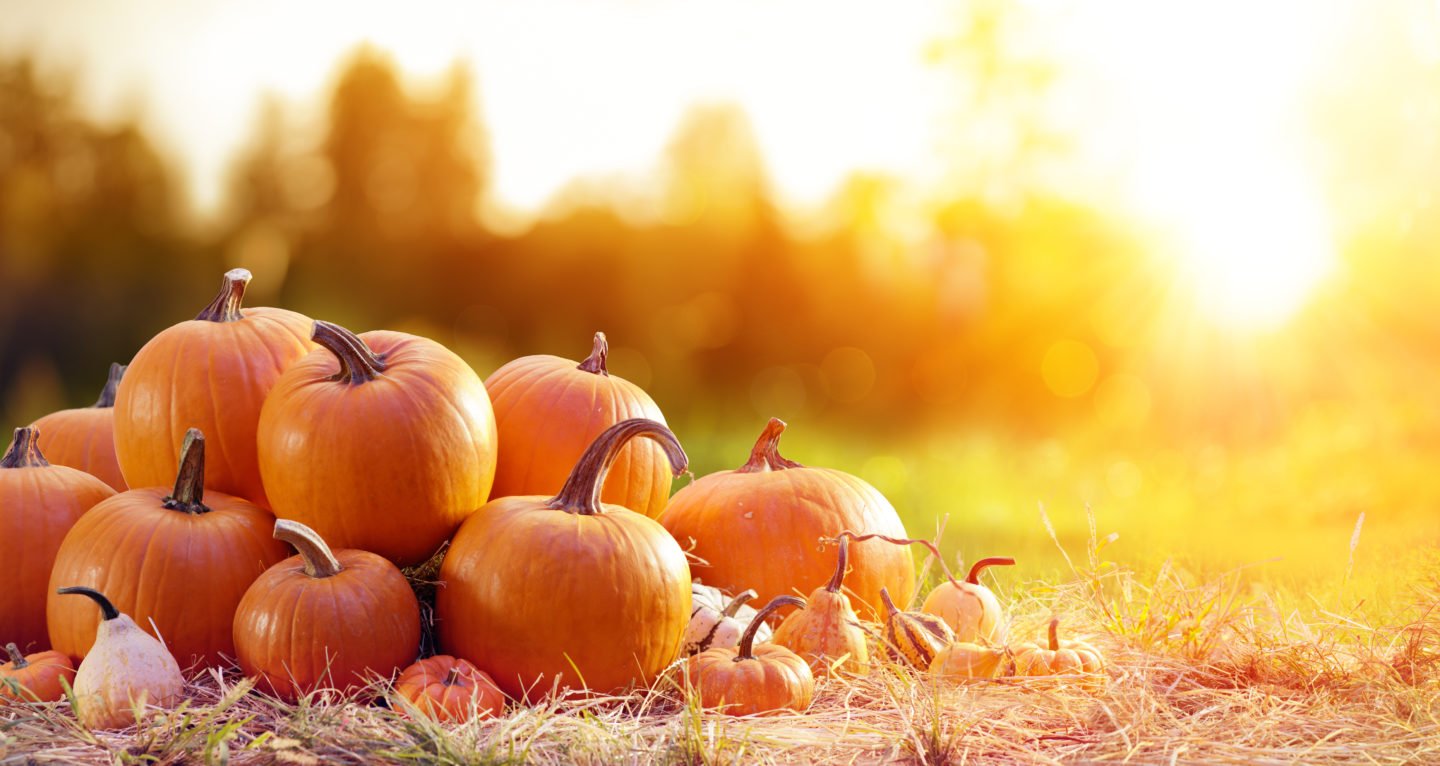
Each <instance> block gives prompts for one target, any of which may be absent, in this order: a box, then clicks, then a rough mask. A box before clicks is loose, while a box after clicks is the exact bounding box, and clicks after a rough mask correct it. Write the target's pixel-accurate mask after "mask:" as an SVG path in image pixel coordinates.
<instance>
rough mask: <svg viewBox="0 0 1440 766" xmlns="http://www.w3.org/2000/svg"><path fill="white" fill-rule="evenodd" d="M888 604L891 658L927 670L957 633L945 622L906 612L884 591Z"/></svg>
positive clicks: (888, 645)
mask: <svg viewBox="0 0 1440 766" xmlns="http://www.w3.org/2000/svg"><path fill="white" fill-rule="evenodd" d="M880 597H881V598H882V599H883V600H884V601H885V611H886V615H885V644H886V646H887V648H888V649H889V651H890V656H891V657H894V658H895V659H897V660H899V661H901V662H904V663H906V664H907V665H909V666H910V667H912V668H916V669H918V670H925V669H927V668H929V667H930V663H931V662H932V661H934V659H935V655H937V654H939V653H940V650H942V649H944V648H945V646H946V645H947V644H949V643H950V642H951V641H954V640H955V633H954V632H953V631H951V630H950V626H949V625H946V624H945V621H944V620H941V619H940V618H939V617H936V616H935V615H933V614H925V613H924V612H902V611H900V608H899V607H897V606H895V602H894V601H891V600H890V593H889V592H888V591H886V590H885V589H884V588H881V589H880Z"/></svg>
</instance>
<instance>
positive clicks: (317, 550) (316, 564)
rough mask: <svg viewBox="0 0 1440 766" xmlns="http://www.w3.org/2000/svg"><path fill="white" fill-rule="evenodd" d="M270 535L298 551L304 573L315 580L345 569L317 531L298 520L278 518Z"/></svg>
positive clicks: (331, 575)
mask: <svg viewBox="0 0 1440 766" xmlns="http://www.w3.org/2000/svg"><path fill="white" fill-rule="evenodd" d="M271 536H272V537H274V538H275V539H276V540H284V541H285V542H287V543H289V544H290V546H291V547H292V548H294V549H295V550H296V551H297V552H299V554H300V559H301V560H302V561H304V562H305V574H307V575H309V576H311V577H314V578H315V579H317V580H319V579H322V578H325V577H334V576H335V575H337V574H340V572H342V571H344V569H345V567H342V566H340V561H339V559H337V558H335V554H334V553H333V552H331V550H330V546H329V545H327V544H326V543H325V540H324V539H323V538H321V537H320V535H319V533H317V532H316V531H315V530H313V529H311V528H309V527H307V526H305V525H304V524H301V523H300V522H298V521H290V520H289V519H278V520H277V521H276V522H275V531H274V532H273V533H272V535H271Z"/></svg>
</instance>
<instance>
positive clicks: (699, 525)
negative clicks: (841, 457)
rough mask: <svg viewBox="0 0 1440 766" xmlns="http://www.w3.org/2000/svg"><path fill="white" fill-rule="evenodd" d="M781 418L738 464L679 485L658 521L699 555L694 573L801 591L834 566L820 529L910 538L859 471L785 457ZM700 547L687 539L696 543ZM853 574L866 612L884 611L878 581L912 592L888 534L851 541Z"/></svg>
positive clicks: (764, 593) (908, 563)
mask: <svg viewBox="0 0 1440 766" xmlns="http://www.w3.org/2000/svg"><path fill="white" fill-rule="evenodd" d="M784 430H785V423H784V421H781V420H778V419H775V418H771V420H770V423H769V424H768V425H767V426H766V427H765V431H764V433H762V434H761V435H760V439H759V441H757V442H756V443H755V449H754V450H753V451H752V452H751V453H750V460H749V461H748V462H746V463H745V465H743V466H741V467H740V468H739V469H738V470H735V471H721V472H719V473H712V474H710V475H709V476H706V477H705V478H703V479H700V480H699V481H696V482H695V483H693V484H691V485H689V486H687V487H685V488H684V489H682V490H680V491H679V492H677V493H675V497H673V498H671V500H670V505H669V506H668V507H667V508H666V509H665V513H663V514H661V516H660V523H661V524H664V525H665V528H666V529H668V530H670V534H672V535H674V536H675V539H676V540H679V541H680V545H681V547H683V548H686V549H687V550H689V551H690V552H691V554H693V555H694V556H695V557H697V558H699V559H701V560H703V561H704V562H705V563H696V564H694V565H693V566H692V567H691V571H692V574H693V575H694V576H695V578H696V579H701V580H704V581H705V583H706V584H708V585H714V586H716V587H719V588H721V589H722V590H727V591H730V592H732V593H733V592H738V591H741V590H744V589H746V588H754V589H755V592H757V593H759V594H760V598H761V599H765V600H768V599H771V598H774V597H775V596H778V595H781V594H786V593H791V592H803V589H805V588H810V587H812V586H813V584H814V583H816V582H822V581H823V580H824V579H825V578H826V577H827V576H828V575H829V573H830V569H831V567H832V565H833V561H832V560H831V558H830V557H829V556H828V555H827V554H826V553H825V552H824V551H822V550H820V549H818V548H817V547H816V545H815V541H816V539H817V538H822V537H835V536H836V535H838V534H840V533H841V532H842V531H845V530H853V531H855V532H857V533H862V534H863V533H866V532H872V533H878V534H883V535H890V536H892V537H904V536H905V526H904V525H903V524H901V523H900V517H899V516H898V515H897V514H896V513H895V509H894V508H893V507H891V505H890V503H889V501H887V500H886V499H885V497H884V496H883V495H881V494H880V493H879V492H878V491H876V489H875V488H874V487H872V486H870V485H869V484H867V483H865V482H864V481H863V480H861V479H859V478H857V477H854V476H851V475H850V474H847V473H843V472H841V471H834V470H831V469H828V468H807V467H805V466H802V465H800V464H799V463H796V462H795V461H793V460H787V459H785V458H784V457H781V455H780V452H779V443H780V434H781V433H782V432H783V431H784ZM691 545H693V546H694V547H693V548H691V547H690V546H691ZM850 561H851V564H852V566H853V567H854V568H853V570H852V571H851V572H850V575H849V578H848V580H847V583H848V586H849V588H850V592H851V593H853V594H854V596H855V598H856V602H855V607H856V608H857V609H859V610H860V614H861V616H863V617H865V618H866V619H877V618H878V617H879V615H880V614H882V613H883V612H881V611H879V610H880V609H881V602H880V589H881V588H882V587H884V588H888V589H889V590H890V593H891V595H893V596H894V597H895V598H896V600H898V601H901V602H903V603H908V602H909V600H910V597H911V596H912V595H913V594H914V593H915V582H914V580H915V564H914V562H913V561H912V560H911V559H910V553H909V552H908V551H906V550H904V549H902V548H896V547H894V546H891V545H885V544H883V543H879V542H876V543H870V544H867V545H863V546H854V547H853V548H852V549H851V551H850Z"/></svg>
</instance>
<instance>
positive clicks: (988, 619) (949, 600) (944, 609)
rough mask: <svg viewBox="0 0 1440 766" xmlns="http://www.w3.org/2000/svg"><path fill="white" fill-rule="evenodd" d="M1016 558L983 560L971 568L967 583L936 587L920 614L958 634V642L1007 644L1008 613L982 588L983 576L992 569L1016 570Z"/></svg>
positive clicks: (956, 637)
mask: <svg viewBox="0 0 1440 766" xmlns="http://www.w3.org/2000/svg"><path fill="white" fill-rule="evenodd" d="M1014 564H1015V559H1012V558H1008V557H1007V558H998V557H997V558H988V559H980V560H979V561H977V562H975V564H974V565H973V566H971V567H970V573H969V574H968V575H966V576H965V580H964V581H963V582H955V581H954V580H948V581H946V582H942V583H940V584H939V585H937V586H935V589H934V590H932V591H930V595H928V596H926V597H925V603H924V604H923V605H922V606H921V607H920V611H922V612H926V613H929V614H933V615H935V616H936V617H939V618H940V619H942V620H944V621H945V624H946V625H949V626H950V629H951V630H953V631H955V639H956V640H957V641H987V642H990V643H993V644H1000V643H1004V641H1005V612H1004V610H1003V609H1001V607H1000V600H999V599H997V598H995V594H994V593H992V592H991V591H990V589H989V588H987V587H985V586H984V585H981V584H980V573H981V572H983V571H985V569H986V568H988V567H993V566H1013V565H1014Z"/></svg>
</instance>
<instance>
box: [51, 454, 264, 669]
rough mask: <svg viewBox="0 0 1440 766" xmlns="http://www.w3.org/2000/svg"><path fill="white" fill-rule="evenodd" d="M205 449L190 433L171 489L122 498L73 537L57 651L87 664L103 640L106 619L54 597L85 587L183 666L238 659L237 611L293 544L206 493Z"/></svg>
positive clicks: (62, 570) (62, 580) (249, 511)
mask: <svg viewBox="0 0 1440 766" xmlns="http://www.w3.org/2000/svg"><path fill="white" fill-rule="evenodd" d="M207 446H208V445H207V444H206V439H205V437H204V436H203V435H201V433H200V432H199V431H198V430H196V429H193V428H192V429H190V430H189V431H188V432H187V433H186V434H185V441H184V445H183V447H182V448H181V453H180V470H179V471H178V473H177V476H176V477H175V485H174V487H173V489H167V488H165V487H147V488H144V489H132V490H130V491H128V492H122V493H120V494H118V495H115V496H114V497H111V498H109V499H107V500H105V501H103V502H101V503H99V504H98V505H96V506H95V507H94V508H92V509H91V510H90V512H89V513H87V514H85V515H84V516H83V517H81V519H80V521H78V522H77V523H76V524H75V526H74V528H72V529H71V530H70V533H69V534H68V535H66V536H65V542H64V543H62V544H61V545H60V551H59V553H58V554H57V555H56V556H55V568H54V570H53V571H52V572H51V574H50V591H51V593H50V602H49V607H48V611H49V625H50V638H51V640H52V641H53V642H54V644H55V648H56V649H57V650H59V651H62V652H64V653H65V654H67V655H69V656H71V657H74V658H76V659H79V658H81V657H84V656H85V655H87V654H88V653H89V652H90V649H91V645H92V644H93V643H94V641H95V632H96V629H97V627H98V626H99V624H100V621H101V620H100V613H99V612H97V611H96V610H95V607H94V605H92V604H90V603H87V602H86V601H84V600H83V599H74V598H65V597H63V596H61V595H60V594H58V593H56V592H55V589H56V588H59V587H61V586H62V585H65V586H73V585H79V586H85V587H88V588H92V589H95V590H98V591H100V592H102V593H111V594H114V597H113V599H112V601H113V603H114V605H115V607H116V608H117V609H119V610H121V611H122V612H124V613H126V614H129V615H130V616H131V617H133V618H134V619H135V622H136V624H138V625H140V626H141V627H142V628H143V629H145V630H146V631H148V632H150V633H151V635H155V636H156V637H157V638H160V639H162V640H163V641H164V642H165V644H166V646H167V648H168V649H169V650H170V653H171V654H173V655H175V659H176V660H177V661H178V662H179V663H180V666H181V667H188V666H190V665H192V664H195V663H200V664H202V665H205V666H208V667H224V666H226V665H228V664H229V660H228V659H227V658H229V657H234V656H235V645H234V643H233V642H232V640H231V625H232V623H233V622H234V619H235V607H236V606H237V605H238V604H239V603H240V597H241V596H243V595H245V590H246V588H249V587H250V583H252V582H254V581H255V578H257V577H259V576H260V574H261V573H262V572H264V571H265V569H266V568H267V567H269V566H270V565H272V564H275V563H278V562H279V561H281V560H282V559H284V558H285V546H284V545H282V544H281V543H279V542H277V541H275V540H272V539H270V537H269V535H268V534H267V533H268V532H269V530H270V526H271V525H272V524H274V522H275V518H274V517H273V516H271V515H270V512H269V511H266V510H265V509H264V508H261V507H260V506H258V505H255V504H254V503H251V502H249V501H247V500H242V499H241V498H238V497H232V496H230V495H226V494H224V493H221V492H208V493H207V492H205V472H206V467H207V466H206V447H207Z"/></svg>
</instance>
